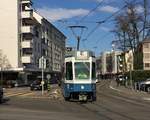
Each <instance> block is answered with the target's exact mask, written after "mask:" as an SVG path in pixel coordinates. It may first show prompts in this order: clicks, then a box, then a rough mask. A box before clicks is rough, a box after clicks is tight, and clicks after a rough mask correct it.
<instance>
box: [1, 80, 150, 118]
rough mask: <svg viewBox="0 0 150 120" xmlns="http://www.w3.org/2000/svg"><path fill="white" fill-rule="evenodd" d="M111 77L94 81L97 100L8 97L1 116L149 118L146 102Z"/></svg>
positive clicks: (149, 107) (2, 106)
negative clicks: (112, 82)
mask: <svg viewBox="0 0 150 120" xmlns="http://www.w3.org/2000/svg"><path fill="white" fill-rule="evenodd" d="M109 84H110V81H103V82H102V83H99V84H98V85H97V101H96V102H92V103H90V102H88V103H78V102H66V101H64V100H63V99H59V100H57V99H49V98H47V99H46V98H41V99H40V98H38V99H35V98H22V97H21V98H20V97H16V96H15V97H13V96H12V97H9V98H8V99H7V100H6V101H5V102H4V103H3V104H1V105H0V120H149V119H150V114H149V113H150V105H149V102H145V101H142V100H138V99H134V97H133V96H132V97H130V96H127V95H125V94H121V93H118V92H117V91H114V90H112V89H110V88H109Z"/></svg>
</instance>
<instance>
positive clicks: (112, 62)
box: [97, 51, 121, 77]
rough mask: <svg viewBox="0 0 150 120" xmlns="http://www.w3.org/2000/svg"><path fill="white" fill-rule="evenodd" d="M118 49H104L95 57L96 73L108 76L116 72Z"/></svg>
mask: <svg viewBox="0 0 150 120" xmlns="http://www.w3.org/2000/svg"><path fill="white" fill-rule="evenodd" d="M120 54H121V52H120V51H106V52H103V53H102V54H101V56H99V57H97V74H98V75H101V76H104V77H107V76H108V77H110V76H109V75H115V74H117V73H118V55H120Z"/></svg>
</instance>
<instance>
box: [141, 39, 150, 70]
mask: <svg viewBox="0 0 150 120" xmlns="http://www.w3.org/2000/svg"><path fill="white" fill-rule="evenodd" d="M142 48H143V51H142V52H143V69H144V70H150V38H148V39H145V40H143V41H142Z"/></svg>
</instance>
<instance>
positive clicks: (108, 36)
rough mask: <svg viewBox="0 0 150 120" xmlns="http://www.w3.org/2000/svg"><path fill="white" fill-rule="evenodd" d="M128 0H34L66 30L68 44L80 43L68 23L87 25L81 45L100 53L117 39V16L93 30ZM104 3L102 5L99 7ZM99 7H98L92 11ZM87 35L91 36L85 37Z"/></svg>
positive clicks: (54, 22) (43, 14)
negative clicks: (115, 23)
mask: <svg viewBox="0 0 150 120" xmlns="http://www.w3.org/2000/svg"><path fill="white" fill-rule="evenodd" d="M124 1H126V0H33V7H34V8H35V9H36V10H37V11H38V12H39V13H40V15H42V16H44V17H45V18H47V19H48V20H49V21H51V22H52V23H53V24H54V25H55V26H56V27H57V28H58V29H59V30H60V31H61V32H63V33H64V34H65V36H66V37H67V41H66V45H67V46H73V47H76V44H77V42H76V39H75V37H74V35H73V34H72V32H71V30H70V29H69V28H68V26H72V25H78V26H86V27H87V29H84V31H83V34H82V37H81V43H80V48H81V49H90V50H93V51H95V52H96V55H99V54H100V53H101V52H103V51H108V50H111V49H112V48H111V41H112V40H115V37H114V35H113V34H112V32H111V31H112V30H113V29H114V17H112V18H111V19H109V20H108V21H106V22H105V23H103V24H101V25H99V27H98V28H97V29H96V30H95V31H94V32H93V33H92V34H90V33H91V31H92V30H93V29H94V28H95V27H96V26H97V25H98V24H97V23H96V22H98V21H102V20H105V19H106V18H107V17H109V16H111V15H112V14H114V13H115V12H116V11H118V10H120V9H121V8H122V7H123V6H124V5H125V4H124ZM127 1H129V0H127ZM135 1H136V0H135ZM137 1H141V0H137ZM100 3H101V5H99V7H97V6H98V4H100ZM96 7H97V9H95V10H93V12H90V11H91V10H92V9H94V8H96ZM137 8H138V10H139V11H141V10H142V7H141V6H138V7H137ZM89 12H90V13H89ZM83 18H84V19H83ZM59 20H61V21H62V20H63V22H60V21H59ZM76 21H81V22H76ZM74 31H75V33H76V34H80V32H81V30H80V29H78V28H76V29H74ZM89 34H90V36H88V35H89ZM85 38H87V39H86V40H84V39H85Z"/></svg>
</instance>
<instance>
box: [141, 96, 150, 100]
mask: <svg viewBox="0 0 150 120" xmlns="http://www.w3.org/2000/svg"><path fill="white" fill-rule="evenodd" d="M142 99H143V100H147V101H150V98H146V97H143V98H142Z"/></svg>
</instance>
